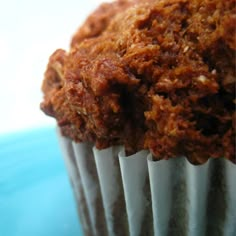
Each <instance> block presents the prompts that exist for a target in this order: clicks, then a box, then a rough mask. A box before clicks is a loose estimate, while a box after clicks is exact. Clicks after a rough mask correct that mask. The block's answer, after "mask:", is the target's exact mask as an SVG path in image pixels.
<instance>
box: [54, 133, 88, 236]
mask: <svg viewBox="0 0 236 236" xmlns="http://www.w3.org/2000/svg"><path fill="white" fill-rule="evenodd" d="M58 137H59V143H60V147H61V150H62V154H63V157H64V160H65V165H66V168H67V171H68V174H69V178H70V182H71V185H72V188H73V190H74V195H75V198H76V203H77V208H78V214H79V218H80V222H81V225H82V228H83V231H84V234H85V235H90V233H89V232H90V219H89V215H88V207H87V202H86V199H85V196H84V190H83V187H82V183H81V178H80V174H79V170H78V167H77V164H76V159H75V154H74V150H73V148H72V142H71V140H70V139H67V138H64V137H63V136H61V135H58Z"/></svg>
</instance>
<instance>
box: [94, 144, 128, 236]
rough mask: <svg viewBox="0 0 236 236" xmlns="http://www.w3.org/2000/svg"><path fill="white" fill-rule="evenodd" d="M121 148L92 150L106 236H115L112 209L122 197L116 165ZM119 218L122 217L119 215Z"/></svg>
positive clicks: (117, 166) (114, 219) (117, 165)
mask: <svg viewBox="0 0 236 236" xmlns="http://www.w3.org/2000/svg"><path fill="white" fill-rule="evenodd" d="M120 149H121V147H111V148H107V149H103V150H98V149H96V148H95V147H94V148H93V152H94V157H95V162H96V167H97V172H98V178H99V183H100V187H101V193H102V200H103V206H104V211H105V217H106V224H107V231H108V235H111V236H113V235H116V231H117V229H116V227H120V225H119V226H116V224H117V221H118V220H117V219H116V217H115V215H114V208H115V204H116V203H117V201H119V198H120V197H121V196H122V195H123V190H122V186H120V183H121V176H120V170H119V163H118V153H119V151H120ZM119 217H122V215H120V216H119Z"/></svg>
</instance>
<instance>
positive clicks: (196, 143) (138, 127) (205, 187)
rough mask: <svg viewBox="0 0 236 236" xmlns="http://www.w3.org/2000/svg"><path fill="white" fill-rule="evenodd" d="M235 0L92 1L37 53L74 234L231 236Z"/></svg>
mask: <svg viewBox="0 0 236 236" xmlns="http://www.w3.org/2000/svg"><path fill="white" fill-rule="evenodd" d="M235 6H236V2H235V0H229V1H225V2H224V1H220V0H211V1H209V0H194V1H189V0H161V1H154V0H133V1H121V0H120V1H114V2H112V3H105V4H102V5H101V6H100V7H99V8H98V9H97V10H96V11H95V12H94V13H92V14H91V15H90V16H89V17H88V19H87V20H86V21H85V23H84V24H83V25H82V26H81V27H80V28H79V29H78V31H77V32H76V33H75V35H74V36H73V38H72V41H71V47H70V50H69V51H68V52H66V51H64V50H62V49H58V50H56V51H55V52H54V53H53V54H52V56H51V57H50V59H49V63H48V67H47V70H46V72H45V77H44V81H43V85H42V90H43V93H44V100H43V102H42V103H41V109H42V110H43V111H44V112H45V113H46V114H47V115H49V116H52V117H54V118H55V119H56V120H57V124H58V133H59V136H60V140H61V146H62V149H63V152H64V154H65V159H66V163H67V166H68V170H69V171H68V172H69V175H70V178H71V182H72V185H73V188H74V190H75V193H76V194H75V195H76V199H77V202H78V208H80V209H79V215H80V219H81V222H82V225H83V227H84V233H85V235H126V234H127V235H187V234H189V235H233V234H234V233H235V232H236V228H235V224H234V219H235V218H236V209H235V206H236V194H235V190H234V189H235V186H234V184H233V179H234V178H235V177H236V176H235V175H236V167H235V163H236V157H235V118H236V115H235V80H236V79H235V78H236V69H235V68H236V60H235V59H236V58H235V55H236V54H235V53H236V40H235V39H236V28H235V25H236V17H235V16H236V7H235Z"/></svg>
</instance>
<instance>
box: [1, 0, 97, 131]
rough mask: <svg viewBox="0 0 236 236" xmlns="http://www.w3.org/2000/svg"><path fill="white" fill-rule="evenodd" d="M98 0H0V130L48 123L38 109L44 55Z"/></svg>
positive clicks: (65, 40)
mask: <svg viewBox="0 0 236 236" xmlns="http://www.w3.org/2000/svg"><path fill="white" fill-rule="evenodd" d="M99 3H101V0H97V1H96V0H86V1H81V0H63V1H60V0H40V1H39V0H38V1H35V0H7V1H5V0H0V134H1V133H7V132H14V131H19V130H23V129H30V128H33V127H41V126H48V125H54V122H55V121H54V120H53V119H52V118H49V117H46V116H45V115H44V114H43V113H42V112H41V111H40V109H39V103H40V101H41V100H42V93H41V90H40V88H41V83H42V80H43V74H44V71H45V68H46V65H47V62H48V58H49V56H50V55H51V54H52V53H53V52H54V51H55V50H56V49H57V48H63V49H68V47H69V43H70V39H71V36H72V35H73V34H74V33H75V31H76V30H77V28H78V27H79V25H81V24H82V22H83V21H84V20H85V18H86V16H87V15H88V14H89V13H90V12H91V11H92V10H94V9H95V8H96V6H97V5H98V4H99Z"/></svg>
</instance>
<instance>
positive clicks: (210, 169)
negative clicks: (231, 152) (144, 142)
mask: <svg viewBox="0 0 236 236" xmlns="http://www.w3.org/2000/svg"><path fill="white" fill-rule="evenodd" d="M64 141H65V140H64ZM66 142H67V141H66ZM67 148H68V149H70V150H71V149H73V150H74V153H75V154H76V163H75V162H74V161H71V162H70V163H71V165H74V167H69V168H68V171H69V173H70V176H73V177H71V178H72V182H74V183H76V184H73V186H74V188H77V190H78V191H77V190H76V189H75V192H79V194H78V193H76V195H80V196H81V194H82V195H84V198H85V202H86V206H87V210H88V214H87V215H88V217H87V218H88V219H87V218H85V219H87V220H86V222H87V223H86V222H85V225H86V224H87V225H88V226H89V230H87V231H84V232H85V235H135V236H138V235H157V236H165V235H181V236H184V235H190V236H202V235H207V236H208V235H224V236H234V235H235V232H236V182H235V180H236V165H234V164H233V163H231V162H230V161H228V160H226V159H210V160H209V161H208V162H206V163H205V164H203V165H199V166H195V165H192V164H191V163H189V161H188V160H187V159H186V158H184V157H179V158H173V159H170V160H161V161H152V156H151V154H149V155H148V152H147V151H141V152H138V153H136V154H135V155H132V156H128V157H127V156H125V153H124V150H123V149H122V148H121V147H111V148H108V149H104V150H100V151H99V150H97V149H96V148H93V147H92V146H91V145H90V144H75V143H73V145H72V146H69V145H68V146H67ZM68 156H69V155H67V157H66V158H69V157H68ZM75 169H77V170H78V173H79V176H78V175H77V174H73V172H76V171H75ZM71 172H72V173H71ZM77 178H80V181H78V183H80V184H78V183H77V182H76V181H77V180H76V179H77ZM73 179H75V180H73ZM76 199H77V201H80V202H78V205H80V204H81V200H80V199H81V197H80V198H79V197H77V198H76ZM82 205H83V201H82ZM80 210H81V211H83V210H85V211H86V207H84V208H83V209H80ZM126 212H127V216H126ZM82 224H84V222H82Z"/></svg>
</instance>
